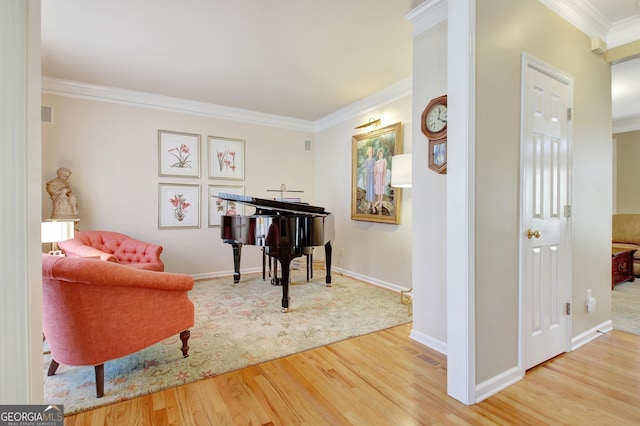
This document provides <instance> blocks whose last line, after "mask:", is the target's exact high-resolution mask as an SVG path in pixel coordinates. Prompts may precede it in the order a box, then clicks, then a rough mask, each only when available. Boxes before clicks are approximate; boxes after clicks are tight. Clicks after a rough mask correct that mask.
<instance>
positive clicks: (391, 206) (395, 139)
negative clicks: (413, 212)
mask: <svg viewBox="0 0 640 426" xmlns="http://www.w3.org/2000/svg"><path fill="white" fill-rule="evenodd" d="M398 154H402V123H400V122H398V123H395V124H391V125H389V126H386V127H383V128H381V129H378V130H374V131H371V132H367V133H362V134H360V135H355V136H353V137H352V154H351V158H352V166H351V219H352V220H363V221H367V222H381V223H391V224H396V225H397V224H398V223H400V200H401V197H402V189H400V188H393V187H392V186H391V168H392V164H391V158H392V157H393V156H394V155H398Z"/></svg>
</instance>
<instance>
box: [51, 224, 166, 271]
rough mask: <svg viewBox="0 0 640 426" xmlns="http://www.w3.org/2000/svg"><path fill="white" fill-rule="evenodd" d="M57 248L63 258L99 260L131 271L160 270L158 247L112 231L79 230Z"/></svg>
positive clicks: (162, 266) (159, 248) (160, 251)
mask: <svg viewBox="0 0 640 426" xmlns="http://www.w3.org/2000/svg"><path fill="white" fill-rule="evenodd" d="M58 246H59V247H60V249H62V251H64V254H65V255H66V256H67V257H100V259H102V260H106V261H109V262H116V263H121V264H123V265H127V266H129V267H131V268H137V269H148V270H150V271H160V272H162V271H164V263H162V261H161V260H160V253H162V246H158V245H155V244H149V243H145V242H143V241H139V240H136V239H135V238H131V237H129V236H127V235H124V234H120V233H118V232H112V231H79V232H76V234H75V236H74V238H72V239H70V240H67V241H61V242H60V243H58Z"/></svg>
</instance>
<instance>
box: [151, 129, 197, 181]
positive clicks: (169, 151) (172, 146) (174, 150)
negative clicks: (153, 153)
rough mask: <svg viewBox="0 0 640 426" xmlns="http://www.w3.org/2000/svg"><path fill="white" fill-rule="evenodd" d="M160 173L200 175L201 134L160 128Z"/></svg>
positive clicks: (178, 175)
mask: <svg viewBox="0 0 640 426" xmlns="http://www.w3.org/2000/svg"><path fill="white" fill-rule="evenodd" d="M158 175H159V176H176V177H196V178H197V177H200V135H196V134H192V133H181V132H170V131H168V130H158Z"/></svg>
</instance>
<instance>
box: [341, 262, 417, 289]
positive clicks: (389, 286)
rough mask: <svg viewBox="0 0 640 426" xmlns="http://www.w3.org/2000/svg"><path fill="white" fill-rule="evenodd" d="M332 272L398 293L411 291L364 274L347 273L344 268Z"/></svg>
mask: <svg viewBox="0 0 640 426" xmlns="http://www.w3.org/2000/svg"><path fill="white" fill-rule="evenodd" d="M331 270H332V271H336V272H339V273H341V274H342V275H346V276H348V277H351V278H355V279H357V280H360V281H366V282H368V283H369V284H373V285H376V286H378V287H383V288H386V289H388V290H393V291H396V292H398V293H399V292H401V291H407V290H409V289H408V288H406V287H401V286H399V285H396V284H393V283H390V282H387V281H382V280H377V279H375V278H371V277H367V276H365V275H362V274H358V273H355V272H351V271H347V270H345V269H342V268H331Z"/></svg>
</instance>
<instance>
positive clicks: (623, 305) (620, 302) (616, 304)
mask: <svg viewBox="0 0 640 426" xmlns="http://www.w3.org/2000/svg"><path fill="white" fill-rule="evenodd" d="M611 317H612V320H613V328H615V329H616V330H621V331H626V332H628V333H633V334H638V335H640V279H639V278H636V280H635V281H634V282H629V281H627V282H623V283H620V284H617V285H616V286H615V288H614V289H613V290H612V291H611Z"/></svg>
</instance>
